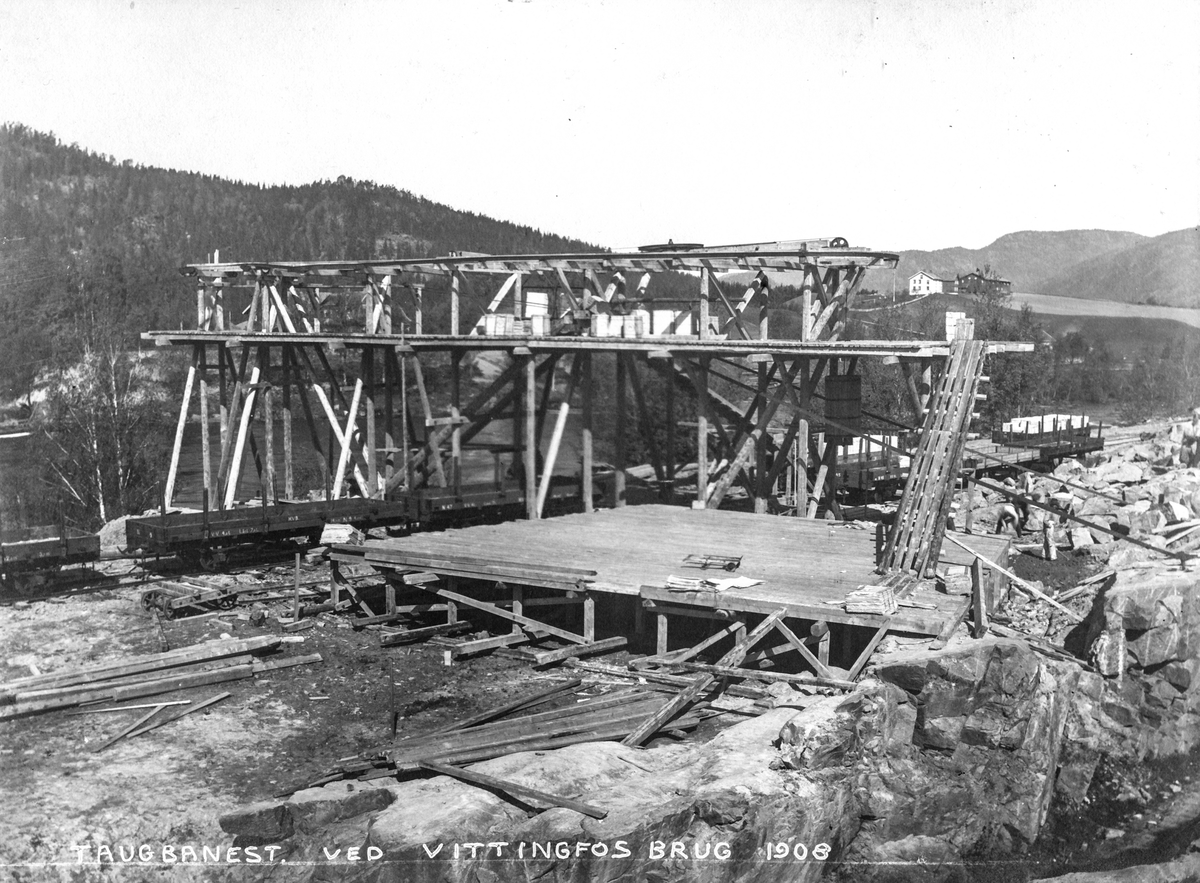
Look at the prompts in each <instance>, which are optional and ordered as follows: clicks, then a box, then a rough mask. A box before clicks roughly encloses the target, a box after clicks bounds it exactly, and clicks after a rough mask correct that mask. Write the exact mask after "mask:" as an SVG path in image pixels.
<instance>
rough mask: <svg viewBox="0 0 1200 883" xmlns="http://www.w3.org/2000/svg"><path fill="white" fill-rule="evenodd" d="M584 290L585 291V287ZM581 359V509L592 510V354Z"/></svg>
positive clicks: (588, 353) (586, 354) (584, 354)
mask: <svg viewBox="0 0 1200 883" xmlns="http://www.w3.org/2000/svg"><path fill="white" fill-rule="evenodd" d="M584 291H587V289H586V288H585V289H584ZM581 358H582V360H583V421H582V422H583V427H582V429H581V430H580V431H581V435H582V437H581V439H580V445H579V449H580V455H581V457H582V464H581V466H580V470H581V472H582V474H581V476H580V487H581V493H582V494H583V511H584V512H591V511H593V510H594V506H593V505H592V502H593V501H592V494H593V492H594V487H593V483H592V417H593V394H594V392H595V390H594V387H593V384H592V354H591V353H590V352H584V353H582V354H581Z"/></svg>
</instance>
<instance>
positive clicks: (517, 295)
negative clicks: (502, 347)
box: [513, 273, 525, 334]
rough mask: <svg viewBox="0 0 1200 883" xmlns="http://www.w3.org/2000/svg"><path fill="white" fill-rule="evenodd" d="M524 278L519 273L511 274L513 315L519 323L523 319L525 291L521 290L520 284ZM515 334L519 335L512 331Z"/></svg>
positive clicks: (518, 332) (517, 331) (516, 331)
mask: <svg viewBox="0 0 1200 883" xmlns="http://www.w3.org/2000/svg"><path fill="white" fill-rule="evenodd" d="M524 281H525V277H524V276H523V275H522V274H521V273H513V315H514V317H515V318H516V320H517V321H518V322H519V321H521V320H522V319H524V318H525V290H524V288H522V283H523V282H524ZM513 333H515V334H520V333H521V332H520V331H519V330H514V332H513Z"/></svg>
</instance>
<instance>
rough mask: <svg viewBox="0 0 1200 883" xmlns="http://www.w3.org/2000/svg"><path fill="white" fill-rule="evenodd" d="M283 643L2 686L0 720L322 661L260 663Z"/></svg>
mask: <svg viewBox="0 0 1200 883" xmlns="http://www.w3.org/2000/svg"><path fill="white" fill-rule="evenodd" d="M281 643H282V642H281V640H280V639H279V638H277V637H273V636H263V637H258V638H249V639H246V640H242V641H234V640H219V641H208V642H206V643H203V644H197V645H194V646H192V647H185V648H182V649H180V650H173V651H170V652H167V653H158V654H154V655H152V656H143V657H134V658H126V659H121V660H117V661H115V662H111V663H106V664H104V665H99V666H91V667H89V668H85V669H76V670H74V671H66V672H53V673H50V674H46V675H40V676H36V677H29V678H22V679H20V680H17V681H10V682H9V683H7V684H4V685H2V686H0V719H9V718H16V717H25V716H27V715H32V714H41V713H44V712H47V711H54V710H56V709H60V708H70V707H73V706H76V705H85V704H88V703H93V702H103V701H120V700H125V699H135V698H140V697H143V696H154V695H158V694H162V693H172V692H174V691H176V690H182V689H186V688H189V687H199V686H205V685H209V684H218V683H223V682H226V681H233V680H238V679H240V678H248V677H252V676H254V675H256V674H262V673H264V672H268V671H275V670H277V669H280V668H287V667H289V666H292V665H304V664H308V663H312V662H320V661H321V657H320V654H311V655H308V656H299V657H286V658H283V659H269V660H265V661H256V659H255V657H256V656H257V655H261V654H264V653H268V652H270V651H272V650H275V649H276V648H278V647H279V645H280V644H281Z"/></svg>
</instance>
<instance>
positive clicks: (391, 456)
mask: <svg viewBox="0 0 1200 883" xmlns="http://www.w3.org/2000/svg"><path fill="white" fill-rule="evenodd" d="M393 358H394V356H393V353H392V351H391V350H387V349H385V350H384V351H383V446H384V447H385V448H386V449H387V450H386V451H385V452H384V456H383V482H384V487H387V484H388V482H389V481H391V478H392V476H393V475H395V474H396V432H395V429H396V422H395V421H396V392H395V386H396V371H395V368H394V366H393Z"/></svg>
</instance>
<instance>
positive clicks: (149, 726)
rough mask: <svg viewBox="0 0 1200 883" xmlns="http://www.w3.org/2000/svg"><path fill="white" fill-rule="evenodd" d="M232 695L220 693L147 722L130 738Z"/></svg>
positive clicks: (173, 721)
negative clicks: (173, 713) (168, 715)
mask: <svg viewBox="0 0 1200 883" xmlns="http://www.w3.org/2000/svg"><path fill="white" fill-rule="evenodd" d="M232 695H233V694H232V693H218V694H217V695H216V696H211V697H209V698H208V699H205V700H204V701H203V702H197V703H196V704H195V705H193V706H192V707H191V708H185V709H184V710H183V711H181V712H180V713H179V714H177V715H175V716H174V717H168V718H163V719H162V720H159V721H155V722H154V723H152V724H147V725H146V726H144V727H142V728H141V729H138V730H134V731H133V732H132V733H130V734H129V738H130V739H132V738H133V737H134V736H140V735H142V734H143V733H149V732H150V731H151V730H153V729H157V728H158V727H161V726H163V725H164V724H173V723H175V721H177V720H179V719H180V718H184V717H187V716H188V715H189V714H195V713H196V712H197V711H202V710H203V709H205V708H208V707H209V706H210V705H215V704H217V703H218V702H221V701H222V700H225V699H228V698H229V697H230V696H232Z"/></svg>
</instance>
